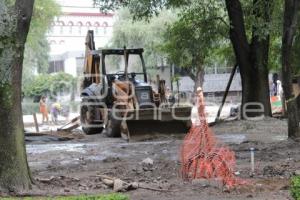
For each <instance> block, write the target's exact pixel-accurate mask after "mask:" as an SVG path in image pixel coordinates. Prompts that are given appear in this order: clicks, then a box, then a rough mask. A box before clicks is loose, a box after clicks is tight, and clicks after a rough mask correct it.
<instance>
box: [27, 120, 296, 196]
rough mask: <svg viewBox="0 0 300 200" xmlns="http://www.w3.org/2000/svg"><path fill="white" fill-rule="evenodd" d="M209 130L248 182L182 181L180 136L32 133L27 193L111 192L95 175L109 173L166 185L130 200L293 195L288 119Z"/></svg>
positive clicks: (131, 193) (292, 153)
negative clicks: (132, 138) (227, 186)
mask: <svg viewBox="0 0 300 200" xmlns="http://www.w3.org/2000/svg"><path fill="white" fill-rule="evenodd" d="M213 129H214V131H215V134H216V136H217V137H218V138H219V140H220V141H222V142H223V143H225V144H226V145H229V146H230V148H231V149H232V150H233V151H235V153H236V160H237V169H236V174H237V175H238V176H239V177H241V178H243V179H245V180H247V182H248V185H245V186H240V187H238V188H235V189H234V190H231V191H228V190H224V189H223V188H222V187H221V186H220V185H218V184H214V182H207V181H206V182H205V181H194V182H184V181H183V180H182V179H181V178H180V172H179V169H180V163H179V149H180V145H181V143H182V138H183V135H169V136H157V137H153V138H152V139H149V140H146V141H138V142H129V143H128V142H126V141H124V140H122V139H120V138H107V137H105V136H104V135H101V134H98V135H92V136H84V137H76V139H74V140H69V141H56V140H51V138H50V139H49V138H47V137H37V138H36V139H32V138H33V137H30V138H29V139H28V141H27V153H28V160H29V165H30V168H31V171H32V175H33V177H34V179H35V182H36V185H35V186H34V189H33V191H32V192H31V193H32V195H43V196H44V195H47V196H56V195H76V194H101V193H110V192H112V189H111V188H107V186H106V185H104V184H103V183H102V182H101V181H100V178H99V176H97V175H108V176H112V177H117V178H120V179H122V180H125V181H128V182H131V181H137V182H139V183H141V184H143V185H146V186H151V187H153V188H162V189H167V190H169V192H159V191H151V190H145V189H137V190H132V191H128V192H126V193H125V194H126V195H128V196H129V197H130V199H133V200H148V199H160V200H167V199H170V200H176V199H178V200H182V199H188V200H194V199H195V200H196V199H197V200H199V199H210V200H211V199H212V200H214V199H222V200H223V199H231V200H242V199H264V200H268V199H272V200H284V199H292V198H291V197H290V194H289V178H290V177H291V176H292V175H293V174H294V173H295V171H296V170H298V169H300V148H299V143H297V142H294V141H291V140H287V136H286V134H287V125H286V121H284V120H280V119H273V118H266V119H264V120H262V121H230V122H223V123H220V124H217V125H215V126H214V127H213ZM77 134H81V133H77ZM251 147H254V148H255V149H256V152H255V161H256V162H255V166H256V167H255V175H254V176H252V175H251V173H250V169H251V168H250V151H249V149H250V148H251ZM145 158H151V159H152V160H153V161H154V164H153V167H152V168H144V167H143V166H142V165H141V162H142V161H143V160H144V159H145Z"/></svg>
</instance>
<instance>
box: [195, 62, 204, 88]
mask: <svg viewBox="0 0 300 200" xmlns="http://www.w3.org/2000/svg"><path fill="white" fill-rule="evenodd" d="M194 81H195V85H194V91H195V92H196V91H197V88H198V87H203V83H204V69H203V67H200V68H198V69H197V72H196V76H194Z"/></svg>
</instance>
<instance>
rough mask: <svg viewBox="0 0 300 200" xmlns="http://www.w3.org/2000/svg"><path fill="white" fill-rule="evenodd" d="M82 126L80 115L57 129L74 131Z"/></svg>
mask: <svg viewBox="0 0 300 200" xmlns="http://www.w3.org/2000/svg"><path fill="white" fill-rule="evenodd" d="M79 126H80V117H75V118H73V119H72V120H71V121H70V122H68V123H66V124H64V125H63V126H61V127H60V128H58V129H57V131H72V130H74V129H76V128H78V127H79Z"/></svg>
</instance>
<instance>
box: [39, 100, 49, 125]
mask: <svg viewBox="0 0 300 200" xmlns="http://www.w3.org/2000/svg"><path fill="white" fill-rule="evenodd" d="M40 112H41V113H42V116H43V120H42V124H44V122H45V120H46V122H47V123H48V122H49V117H48V108H47V104H46V97H45V96H42V97H41V99H40Z"/></svg>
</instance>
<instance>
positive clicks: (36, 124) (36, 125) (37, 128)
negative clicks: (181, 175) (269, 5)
mask: <svg viewBox="0 0 300 200" xmlns="http://www.w3.org/2000/svg"><path fill="white" fill-rule="evenodd" d="M33 120H34V126H35V130H36V132H37V133H39V132H40V130H39V124H38V122H37V118H36V113H34V114H33Z"/></svg>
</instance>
